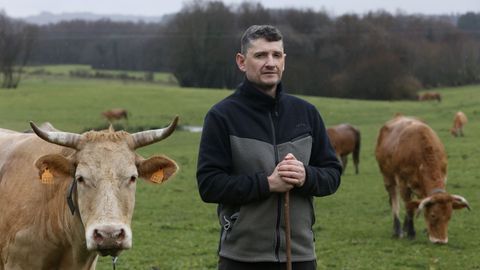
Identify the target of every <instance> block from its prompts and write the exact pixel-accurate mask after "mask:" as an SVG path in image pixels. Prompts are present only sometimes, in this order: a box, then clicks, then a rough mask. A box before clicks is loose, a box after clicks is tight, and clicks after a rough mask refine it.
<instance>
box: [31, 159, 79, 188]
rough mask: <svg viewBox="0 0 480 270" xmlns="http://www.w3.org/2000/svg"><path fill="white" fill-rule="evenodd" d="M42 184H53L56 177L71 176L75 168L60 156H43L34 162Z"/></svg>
mask: <svg viewBox="0 0 480 270" xmlns="http://www.w3.org/2000/svg"><path fill="white" fill-rule="evenodd" d="M35 167H37V169H38V175H39V177H40V181H41V182H42V184H53V182H54V180H55V178H57V177H70V176H73V173H74V171H75V167H74V166H73V164H72V162H71V161H70V160H68V159H67V158H65V157H64V156H62V155H56V154H51V155H45V156H43V157H40V158H39V159H38V160H37V161H36V162H35Z"/></svg>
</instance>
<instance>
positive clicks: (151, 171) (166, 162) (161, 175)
mask: <svg viewBox="0 0 480 270" xmlns="http://www.w3.org/2000/svg"><path fill="white" fill-rule="evenodd" d="M137 170H138V174H139V176H140V177H142V178H144V179H145V180H147V181H149V182H152V183H156V184H161V183H163V182H165V181H167V180H168V179H169V178H170V177H172V176H173V175H174V174H175V173H176V172H177V171H178V166H177V163H175V161H173V160H171V159H170V158H168V157H166V156H153V157H151V158H149V159H143V160H138V161H137Z"/></svg>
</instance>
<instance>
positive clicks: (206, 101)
mask: <svg viewBox="0 0 480 270" xmlns="http://www.w3.org/2000/svg"><path fill="white" fill-rule="evenodd" d="M436 91H440V92H441V94H442V95H443V100H442V102H441V103H437V102H433V101H431V102H423V103H420V102H416V101H401V102H388V101H381V102H380V101H361V100H347V99H333V98H319V97H304V98H306V99H307V100H309V101H310V102H312V103H313V104H315V105H316V106H317V107H318V109H319V110H320V112H321V114H322V116H323V118H324V120H325V122H326V123H327V125H329V126H330V125H335V124H339V123H346V122H348V123H350V124H353V125H355V126H357V127H358V128H359V129H360V131H361V132H362V148H361V155H360V174H358V175H355V174H354V173H353V171H354V170H353V167H352V164H351V163H352V161H351V159H350V160H349V162H350V164H349V165H348V166H347V169H346V172H345V174H344V176H343V177H342V184H341V187H340V189H339V190H338V191H337V193H336V194H334V195H332V196H329V197H324V198H316V199H315V210H316V216H317V222H316V224H315V226H314V231H315V235H316V248H317V257H318V269H322V270H324V269H325V270H326V269H402V270H403V269H429V270H434V269H480V258H479V257H478V256H477V254H478V252H479V251H480V244H479V241H478V239H480V230H479V228H478V227H479V226H478V225H479V224H480V215H478V213H477V211H478V209H480V168H479V167H478V166H479V165H480V154H479V153H478V150H479V149H480V147H479V146H480V141H479V139H478V138H479V137H480V107H479V101H480V86H478V85H477V86H467V87H459V88H445V89H436ZM229 93H230V92H229V91H225V90H206V89H182V88H177V87H167V86H161V85H155V84H141V83H122V82H117V81H105V80H81V79H72V78H68V77H48V76H47V77H36V76H28V77H27V79H25V80H24V81H22V83H21V85H20V88H18V89H16V90H0V115H1V117H0V127H2V128H9V129H14V130H25V129H27V128H28V121H30V120H32V121H35V122H36V123H40V122H44V121H49V122H51V123H52V124H53V125H54V126H55V127H57V128H59V129H62V130H65V131H70V132H81V131H83V130H85V129H86V128H87V129H88V128H90V127H97V126H101V125H104V124H105V120H103V119H102V118H101V116H100V112H101V111H103V110H105V109H108V108H112V107H124V108H126V109H128V111H129V112H130V113H131V115H130V118H129V120H128V123H127V122H125V121H123V122H121V124H124V125H126V126H127V127H129V128H135V127H159V126H163V125H166V124H167V123H168V122H169V121H170V120H171V119H172V118H173V116H174V115H179V116H180V117H181V120H180V121H181V123H180V124H183V125H202V121H203V116H204V115H205V113H206V112H207V110H208V109H209V108H210V106H212V105H213V104H214V103H215V102H217V101H219V100H220V99H222V98H223V97H225V96H227V95H228V94H229ZM457 110H462V111H463V112H465V113H466V115H467V116H468V117H469V123H468V124H467V126H466V127H465V134H466V136H465V137H463V138H453V137H452V136H451V135H450V134H449V128H450V127H451V125H452V120H453V115H454V113H455V112H456V111H457ZM397 112H401V113H403V114H406V115H414V116H417V117H420V118H422V119H424V120H425V121H426V122H427V123H429V124H430V126H431V127H432V128H433V129H434V130H435V131H436V132H437V133H438V135H439V137H440V138H441V140H442V141H443V143H444V144H445V147H446V150H447V153H448V159H449V167H448V184H447V190H448V191H449V192H450V193H454V194H459V195H462V196H464V197H465V198H466V199H467V200H468V201H469V202H470V205H471V208H472V211H466V210H460V211H456V212H455V213H454V214H453V218H452V220H451V221H450V226H449V243H448V245H443V246H439V245H432V244H430V243H429V241H428V239H427V236H426V235H425V234H424V233H423V231H424V229H425V224H424V221H423V218H419V219H417V220H416V222H415V225H416V229H417V239H416V240H413V241H410V240H406V239H400V240H396V239H392V238H391V233H392V218H391V214H390V208H389V205H388V201H387V193H386V192H385V190H384V188H383V181H382V177H381V175H380V173H379V170H378V167H377V164H376V161H375V158H374V154H373V153H374V146H375V141H376V137H377V133H378V130H379V129H380V127H381V125H382V124H383V123H384V122H385V121H387V120H388V119H390V118H391V117H392V116H393V115H394V114H395V113H397ZM199 140H200V134H199V133H190V132H186V131H176V132H175V133H174V134H173V135H172V136H171V137H170V138H168V139H167V140H165V141H162V142H160V143H157V144H154V145H151V146H148V147H145V148H142V149H139V153H140V154H142V155H143V156H149V155H153V154H157V153H163V154H166V155H168V156H170V157H171V158H173V159H175V160H176V161H177V162H178V164H179V165H180V167H181V170H180V172H179V173H178V174H177V176H176V177H175V178H174V179H172V180H171V181H169V182H167V183H165V184H163V185H162V186H154V185H150V184H146V183H139V185H138V186H137V204H136V207H135V214H134V220H133V225H132V226H133V234H134V237H133V238H134V243H133V248H132V249H131V250H129V251H126V252H124V253H122V255H121V256H120V258H119V261H118V264H117V269H118V270H120V269H152V267H156V268H158V269H162V270H170V269H215V266H216V260H217V256H216V250H217V241H218V235H219V226H218V222H217V219H216V206H215V205H213V204H206V203H203V202H202V201H201V200H200V198H199V195H198V192H197V186H196V179H195V169H196V161H197V151H198V142H199ZM97 269H112V266H111V261H110V258H100V259H99V262H98V267H97Z"/></svg>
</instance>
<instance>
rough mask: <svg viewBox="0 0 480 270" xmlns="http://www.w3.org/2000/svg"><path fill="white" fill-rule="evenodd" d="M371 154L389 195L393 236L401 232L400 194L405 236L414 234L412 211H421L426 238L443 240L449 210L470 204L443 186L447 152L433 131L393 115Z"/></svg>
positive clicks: (417, 122)
mask: <svg viewBox="0 0 480 270" xmlns="http://www.w3.org/2000/svg"><path fill="white" fill-rule="evenodd" d="M375 156H376V159H377V161H378V165H379V167H380V171H381V172H382V174H383V180H384V184H385V189H386V190H387V192H388V194H389V197H390V205H391V208H392V213H393V234H394V236H395V237H402V236H403V231H402V228H401V226H400V220H399V212H400V202H399V197H398V196H401V197H402V199H403V201H404V202H405V206H406V216H405V221H404V225H403V229H404V230H405V231H406V233H407V237H408V238H410V239H413V238H415V229H414V224H413V216H414V212H417V213H420V211H424V217H425V221H426V224H427V231H428V235H429V239H430V241H431V242H433V243H443V244H445V243H447V242H448V234H447V230H448V222H449V220H450V218H451V215H452V210H453V209H461V208H464V207H467V208H468V209H470V207H469V205H468V202H467V200H466V199H465V198H463V197H461V196H459V195H450V194H449V193H447V191H446V190H445V184H446V180H447V156H446V154H445V149H444V146H443V144H442V142H441V141H440V139H439V138H438V136H437V135H436V134H435V132H434V131H433V130H432V129H431V128H430V127H429V126H428V125H426V124H425V123H423V122H421V121H419V120H417V119H414V118H409V117H404V116H398V117H395V118H394V119H392V120H390V121H388V122H387V123H386V124H385V125H384V126H383V127H382V128H381V130H380V134H379V136H378V140H377V146H376V149H375ZM414 196H415V197H416V198H417V199H416V200H415V199H413V197H414Z"/></svg>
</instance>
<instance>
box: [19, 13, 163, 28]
mask: <svg viewBox="0 0 480 270" xmlns="http://www.w3.org/2000/svg"><path fill="white" fill-rule="evenodd" d="M171 16H172V15H170V14H167V15H163V16H135V15H117V14H94V13H89V12H72V13H60V14H54V13H50V12H42V13H40V14H38V15H33V16H28V17H22V18H17V19H21V20H23V21H26V22H28V23H32V24H37V25H45V24H50V23H58V22H60V21H72V20H84V21H98V20H102V19H108V20H111V21H115V22H140V21H141V22H145V23H160V22H163V21H165V20H166V19H168V18H169V17H171Z"/></svg>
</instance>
